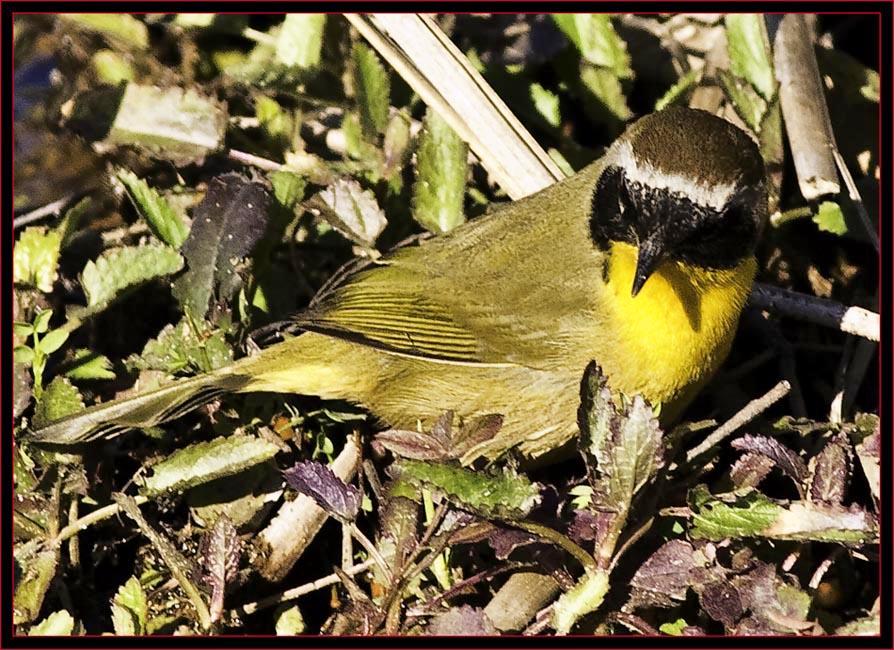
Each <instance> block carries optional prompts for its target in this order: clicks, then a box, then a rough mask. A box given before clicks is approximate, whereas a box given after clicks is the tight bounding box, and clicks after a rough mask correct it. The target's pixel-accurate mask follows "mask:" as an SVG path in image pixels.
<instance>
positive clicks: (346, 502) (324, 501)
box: [283, 461, 360, 521]
mask: <svg viewBox="0 0 894 650" xmlns="http://www.w3.org/2000/svg"><path fill="white" fill-rule="evenodd" d="M283 477H284V478H285V479H286V483H288V485H289V487H291V488H292V489H293V490H297V491H298V492H301V493H302V494H306V495H307V496H309V497H311V498H312V499H313V500H314V501H316V502H317V505H318V506H320V507H321V508H322V509H323V510H325V511H326V512H327V513H329V514H330V515H332V516H333V517H337V518H338V519H340V520H341V521H353V520H354V518H355V517H357V513H358V512H360V490H358V489H357V488H356V487H354V486H353V485H348V484H347V483H345V482H344V481H343V480H341V479H340V478H339V477H338V476H336V475H335V472H333V471H332V470H331V469H329V467H327V466H326V465H323V464H322V463H318V462H315V461H302V462H298V463H295V464H294V465H293V466H292V467H290V468H289V469H287V470H286V471H284V472H283Z"/></svg>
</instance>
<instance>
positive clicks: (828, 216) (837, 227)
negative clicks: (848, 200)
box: [813, 201, 847, 235]
mask: <svg viewBox="0 0 894 650" xmlns="http://www.w3.org/2000/svg"><path fill="white" fill-rule="evenodd" d="M813 223H815V224H816V225H817V226H818V227H819V229H820V230H822V231H824V232H830V233H832V234H833V235H846V234H847V223H846V222H845V220H844V212H842V211H841V206H840V205H838V204H837V203H835V202H834V201H823V202H822V203H820V204H819V208H817V211H816V214H815V215H813Z"/></svg>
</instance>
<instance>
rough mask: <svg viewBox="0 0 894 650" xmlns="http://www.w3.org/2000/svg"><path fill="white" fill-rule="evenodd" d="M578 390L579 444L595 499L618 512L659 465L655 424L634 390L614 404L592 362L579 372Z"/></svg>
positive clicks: (649, 411) (657, 436)
mask: <svg viewBox="0 0 894 650" xmlns="http://www.w3.org/2000/svg"><path fill="white" fill-rule="evenodd" d="M581 394H582V399H581V406H580V410H579V414H578V420H579V423H580V426H581V444H582V445H583V448H582V450H583V452H584V459H585V461H586V464H587V468H588V471H589V477H590V484H591V485H592V486H593V490H594V493H595V498H596V499H597V500H598V501H599V502H600V505H601V506H603V507H607V508H609V509H610V510H612V511H615V512H619V513H624V512H626V511H627V510H628V509H629V507H630V504H631V502H632V501H633V497H634V496H635V495H636V493H637V492H638V491H639V490H640V489H641V488H642V487H643V486H644V485H645V484H646V483H648V482H649V481H651V480H652V479H653V478H654V477H655V475H656V474H657V473H658V469H659V468H660V467H661V453H662V447H661V437H662V431H661V427H660V426H659V425H658V420H657V418H656V417H655V413H654V412H653V411H652V408H651V407H650V406H649V404H648V403H647V402H646V401H645V400H644V399H643V398H642V397H641V396H639V395H636V396H634V398H633V401H632V402H631V403H630V404H629V405H627V406H626V407H625V408H623V409H618V408H617V407H616V406H615V404H614V402H613V401H612V395H611V391H610V390H609V388H608V382H607V380H606V379H605V377H604V376H603V375H602V371H601V369H600V368H599V367H598V366H596V365H595V364H594V363H591V364H590V365H589V366H588V367H587V370H586V372H585V373H584V378H583V382H582V389H581ZM624 401H625V402H626V401H627V400H626V399H624Z"/></svg>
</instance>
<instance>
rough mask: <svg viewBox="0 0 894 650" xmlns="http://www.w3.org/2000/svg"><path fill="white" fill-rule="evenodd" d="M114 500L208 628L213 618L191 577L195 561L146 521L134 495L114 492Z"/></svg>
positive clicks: (201, 622) (200, 621)
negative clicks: (191, 560)
mask: <svg viewBox="0 0 894 650" xmlns="http://www.w3.org/2000/svg"><path fill="white" fill-rule="evenodd" d="M112 500H113V501H114V502H115V503H116V504H118V508H119V509H120V510H121V512H123V513H124V514H126V515H127V516H128V517H130V518H131V519H132V520H133V521H134V523H136V525H137V527H138V528H139V529H140V532H141V533H142V534H143V535H144V536H145V537H146V538H147V539H148V540H149V541H150V543H151V544H152V546H153V547H154V548H155V550H156V551H157V552H158V555H159V556H160V557H161V559H162V561H164V563H165V565H167V567H168V568H169V569H170V570H171V574H172V575H173V576H174V578H175V579H176V580H177V582H178V583H179V584H180V587H181V588H182V589H183V590H184V591H185V592H186V594H187V596H188V597H189V599H190V601H191V602H192V604H193V606H194V607H195V608H196V610H197V614H198V618H199V623H200V624H201V625H202V627H203V628H206V629H207V628H208V627H210V625H211V620H210V616H209V614H208V608H207V607H206V606H205V601H204V600H203V599H202V595H201V593H200V592H199V589H198V588H197V587H196V585H195V584H194V583H193V582H192V580H191V579H190V576H191V575H193V574H194V573H195V572H196V567H195V565H194V563H192V562H190V561H189V560H188V559H187V558H186V557H184V555H183V554H182V553H181V552H180V551H179V550H177V547H176V546H174V544H173V543H172V542H171V540H170V539H168V538H167V537H166V536H165V535H162V534H161V533H159V532H158V531H157V530H155V529H154V528H153V527H152V526H151V525H150V524H149V522H148V521H146V518H145V517H144V516H143V513H142V512H140V507H139V505H137V502H136V500H135V499H134V498H133V497H130V496H127V495H126V494H121V493H114V494H112Z"/></svg>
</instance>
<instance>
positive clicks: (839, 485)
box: [807, 433, 854, 505]
mask: <svg viewBox="0 0 894 650" xmlns="http://www.w3.org/2000/svg"><path fill="white" fill-rule="evenodd" d="M853 463H854V454H853V452H852V451H851V443H850V441H849V440H848V439H847V436H846V435H845V434H844V433H838V434H836V435H835V436H834V437H833V438H832V439H831V440H830V441H829V442H828V443H826V445H825V446H824V447H823V449H822V451H820V453H819V454H817V455H816V456H814V457H813V458H812V459H811V461H810V478H809V486H810V487H809V489H808V492H807V498H808V499H809V500H810V501H821V502H823V503H827V504H830V505H841V504H842V503H844V496H845V493H846V492H847V486H848V484H849V483H850V478H851V472H852V470H853Z"/></svg>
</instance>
